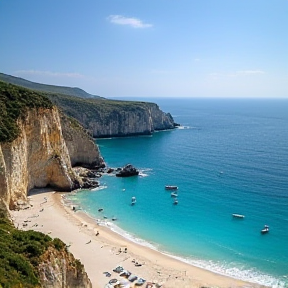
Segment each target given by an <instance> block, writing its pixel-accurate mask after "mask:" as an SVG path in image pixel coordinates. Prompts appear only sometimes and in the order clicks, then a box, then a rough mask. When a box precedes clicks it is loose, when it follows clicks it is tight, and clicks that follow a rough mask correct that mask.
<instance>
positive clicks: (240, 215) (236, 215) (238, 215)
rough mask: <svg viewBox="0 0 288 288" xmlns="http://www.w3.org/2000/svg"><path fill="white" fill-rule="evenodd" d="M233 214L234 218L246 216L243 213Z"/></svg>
mask: <svg viewBox="0 0 288 288" xmlns="http://www.w3.org/2000/svg"><path fill="white" fill-rule="evenodd" d="M232 216H233V217H234V218H240V219H243V218H245V216H244V215H242V214H232Z"/></svg>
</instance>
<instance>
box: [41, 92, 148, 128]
mask: <svg viewBox="0 0 288 288" xmlns="http://www.w3.org/2000/svg"><path fill="white" fill-rule="evenodd" d="M46 95H47V97H49V98H50V100H51V101H52V102H53V103H55V104H56V105H57V106H58V107H60V108H61V109H62V111H63V112H64V113H65V114H66V115H68V116H70V117H73V118H75V119H77V120H78V121H79V122H80V123H81V124H82V125H83V126H84V127H85V128H86V129H89V123H92V122H97V121H102V120H103V118H104V119H105V120H106V121H107V125H109V121H111V117H112V118H113V117H117V115H120V114H121V113H123V112H125V113H129V112H134V113H135V112H136V113H137V112H140V111H145V109H146V107H147V102H140V101H121V100H108V99H93V98H89V99H87V98H86V99H84V98H79V97H72V96H67V95H62V94H52V93H50V94H46ZM119 119H120V117H119Z"/></svg>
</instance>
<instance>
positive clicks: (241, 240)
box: [71, 98, 288, 287]
mask: <svg viewBox="0 0 288 288" xmlns="http://www.w3.org/2000/svg"><path fill="white" fill-rule="evenodd" d="M151 101H152V102H155V103H157V104H158V105H159V106H160V108H161V109H162V110H163V111H166V112H170V113H171V114H172V115H173V117H174V119H175V121H176V122H179V123H181V125H182V126H181V127H180V129H176V130H173V131H165V132H157V133H155V134H154V135H153V136H152V137H131V138H121V139H101V140H100V139H99V140H97V144H98V146H99V148H100V151H101V154H102V155H103V156H104V158H105V161H106V163H107V165H108V166H109V167H121V166H123V165H125V164H126V163H131V164H133V165H134V166H136V167H137V168H138V169H140V171H141V173H140V176H138V177H131V178H116V177H113V176H111V175H110V176H109V175H104V176H103V177H102V178H101V180H100V181H101V189H96V190H93V191H81V192H78V193H77V194H76V195H73V196H71V199H72V200H73V201H76V202H77V203H80V205H81V206H82V208H83V209H84V210H86V211H87V213H89V214H91V215H92V216H93V217H95V218H100V219H103V215H105V216H107V220H106V221H108V222H111V223H112V224H111V225H112V226H111V227H113V229H114V230H116V231H118V232H119V233H125V235H126V236H127V237H130V238H131V239H134V241H138V242H139V241H140V242H141V243H142V244H144V245H150V246H152V247H154V248H155V249H158V250H160V251H162V252H165V253H168V254H171V255H173V256H175V257H178V258H181V259H182V260H183V261H186V262H189V263H192V264H194V265H197V266H199V267H203V268H206V269H209V270H212V271H215V272H218V273H221V274H225V275H230V276H233V277H235V278H240V279H244V280H248V281H252V282H255V283H260V284H265V285H270V286H272V285H274V287H288V284H287V283H288V115H286V114H288V113H287V111H288V100H252V99H250V100H227V99H226V100H224V99H209V100H208V99H206V100H203V99H202V100H200V99H156V98H155V99H151ZM165 185H177V186H178V187H179V189H178V195H179V196H178V201H179V204H178V205H173V199H172V197H171V195H170V192H169V191H167V190H165V189H164V186H165ZM132 196H135V197H136V198H137V203H136V205H134V206H131V205H130V203H131V197H132ZM100 207H102V208H104V211H103V212H101V213H100V212H98V208H100ZM232 213H239V214H244V215H245V218H244V219H233V218H232V216H231V214H232ZM113 216H115V217H117V221H114V222H112V221H111V218H112V217H113ZM115 224H116V225H117V226H115ZM265 224H268V225H269V226H270V231H269V233H268V234H265V235H261V233H260V230H261V229H262V228H263V226H264V225H265ZM124 231H125V232H124Z"/></svg>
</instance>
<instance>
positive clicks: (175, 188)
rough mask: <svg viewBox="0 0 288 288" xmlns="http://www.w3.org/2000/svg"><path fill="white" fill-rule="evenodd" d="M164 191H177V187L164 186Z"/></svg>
mask: <svg viewBox="0 0 288 288" xmlns="http://www.w3.org/2000/svg"><path fill="white" fill-rule="evenodd" d="M165 189H166V190H177V189H178V186H172V185H166V186H165Z"/></svg>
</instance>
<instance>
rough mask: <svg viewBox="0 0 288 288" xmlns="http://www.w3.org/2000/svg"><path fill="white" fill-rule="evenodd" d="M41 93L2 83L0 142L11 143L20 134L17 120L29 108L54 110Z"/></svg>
mask: <svg viewBox="0 0 288 288" xmlns="http://www.w3.org/2000/svg"><path fill="white" fill-rule="evenodd" d="M52 106H53V104H52V102H51V101H50V100H49V99H48V98H47V97H45V96H44V95H43V94H42V93H40V92H35V91H32V90H29V89H26V88H22V87H18V86H15V85H12V84H7V83H5V82H2V81H0V111H1V113H0V142H11V141H13V140H14V139H15V138H16V137H17V136H18V133H19V129H18V127H17V123H16V120H17V119H18V118H19V117H20V116H21V115H24V113H25V111H26V109H29V108H40V107H43V108H52Z"/></svg>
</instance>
